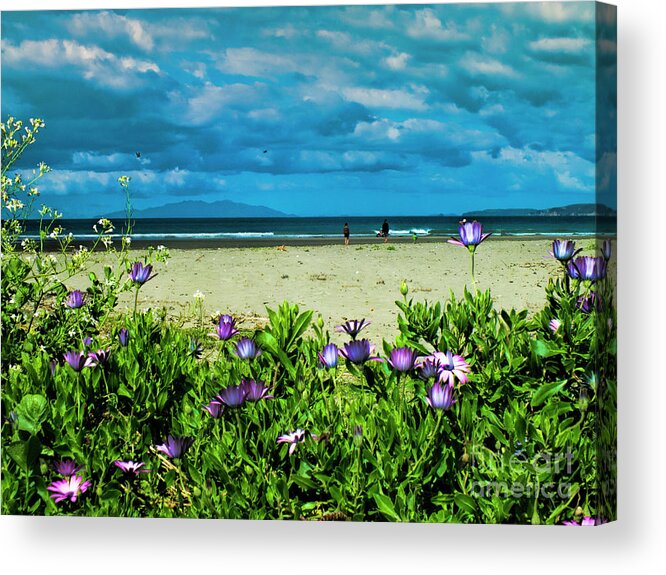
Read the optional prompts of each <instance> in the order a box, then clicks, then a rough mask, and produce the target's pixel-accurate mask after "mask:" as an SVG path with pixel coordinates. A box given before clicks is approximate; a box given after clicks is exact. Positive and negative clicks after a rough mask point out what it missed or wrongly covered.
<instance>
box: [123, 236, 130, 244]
mask: <svg viewBox="0 0 666 575" xmlns="http://www.w3.org/2000/svg"><path fill="white" fill-rule="evenodd" d="M131 243H132V238H130V237H129V236H123V245H127V246H129V245H130V244H131Z"/></svg>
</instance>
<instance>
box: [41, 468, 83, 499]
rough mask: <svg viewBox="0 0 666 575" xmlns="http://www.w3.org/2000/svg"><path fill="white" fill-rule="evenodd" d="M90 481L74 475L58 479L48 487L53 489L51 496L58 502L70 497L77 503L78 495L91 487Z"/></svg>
mask: <svg viewBox="0 0 666 575" xmlns="http://www.w3.org/2000/svg"><path fill="white" fill-rule="evenodd" d="M90 485H91V483H90V481H83V477H81V476H79V475H72V476H71V477H68V478H67V479H58V480H57V481H54V482H53V483H51V485H49V486H48V487H47V488H46V489H48V490H49V491H53V493H52V494H51V497H53V500H54V501H55V502H56V503H60V502H61V501H64V500H65V499H69V500H70V501H71V502H72V503H76V500H77V498H78V496H79V495H80V494H81V493H83V492H84V491H86V490H87V489H88V487H90Z"/></svg>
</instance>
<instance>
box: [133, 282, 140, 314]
mask: <svg viewBox="0 0 666 575" xmlns="http://www.w3.org/2000/svg"><path fill="white" fill-rule="evenodd" d="M138 302H139V286H137V287H136V292H134V312H133V313H132V318H136V306H137V304H138Z"/></svg>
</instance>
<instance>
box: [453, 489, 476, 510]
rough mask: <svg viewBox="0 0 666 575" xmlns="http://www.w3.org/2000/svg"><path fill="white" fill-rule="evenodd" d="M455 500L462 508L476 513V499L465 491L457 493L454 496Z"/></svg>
mask: <svg viewBox="0 0 666 575" xmlns="http://www.w3.org/2000/svg"><path fill="white" fill-rule="evenodd" d="M453 500H454V501H455V502H456V505H457V506H458V507H460V509H463V510H465V511H469V512H470V513H472V514H474V513H476V502H475V501H474V498H472V497H470V496H469V495H465V494H464V493H456V494H454V496H453Z"/></svg>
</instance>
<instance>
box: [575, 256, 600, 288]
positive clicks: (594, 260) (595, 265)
mask: <svg viewBox="0 0 666 575" xmlns="http://www.w3.org/2000/svg"><path fill="white" fill-rule="evenodd" d="M567 273H568V274H569V277H570V278H572V279H578V280H584V281H590V282H595V281H597V280H602V279H604V278H605V277H606V260H604V258H602V257H595V256H578V257H577V258H575V259H572V260H571V261H570V262H569V263H568V264H567Z"/></svg>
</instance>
